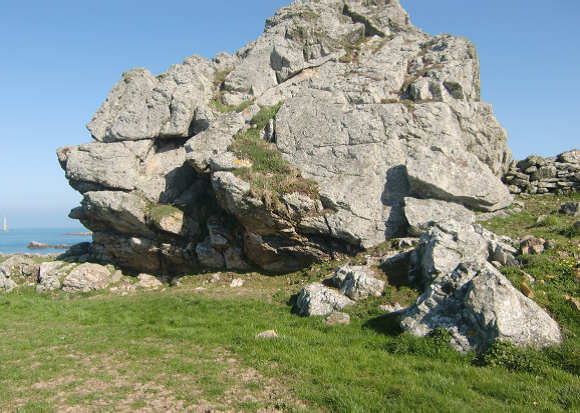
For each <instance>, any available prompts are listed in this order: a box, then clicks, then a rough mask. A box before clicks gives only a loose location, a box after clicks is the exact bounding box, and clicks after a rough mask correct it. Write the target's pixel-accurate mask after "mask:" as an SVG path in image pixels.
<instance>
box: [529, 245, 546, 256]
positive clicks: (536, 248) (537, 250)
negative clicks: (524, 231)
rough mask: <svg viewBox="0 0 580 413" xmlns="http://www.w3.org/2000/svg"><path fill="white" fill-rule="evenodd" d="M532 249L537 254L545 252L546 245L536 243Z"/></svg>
mask: <svg viewBox="0 0 580 413" xmlns="http://www.w3.org/2000/svg"><path fill="white" fill-rule="evenodd" d="M532 251H534V253H535V254H540V253H542V252H544V246H543V245H534V246H532Z"/></svg>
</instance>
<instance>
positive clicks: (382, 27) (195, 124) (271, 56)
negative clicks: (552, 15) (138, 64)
mask: <svg viewBox="0 0 580 413" xmlns="http://www.w3.org/2000/svg"><path fill="white" fill-rule="evenodd" d="M87 126H88V129H89V131H90V132H91V135H92V137H93V139H94V142H92V143H88V144H84V145H80V146H76V147H62V148H59V149H58V150H57V154H58V158H59V161H60V164H61V166H62V167H63V169H64V170H65V172H66V177H67V179H68V180H69V182H70V185H71V186H72V187H73V188H75V189H77V190H78V191H79V192H81V193H82V194H83V201H82V205H81V206H80V207H77V208H75V209H73V210H72V211H71V213H70V217H71V218H74V219H79V220H80V221H81V222H82V224H83V225H84V226H85V227H87V228H89V229H90V230H91V231H93V243H92V245H91V246H90V249H89V255H90V257H92V258H94V259H99V260H105V261H109V262H113V263H115V264H117V265H119V266H122V267H124V268H127V269H131V270H134V271H138V272H148V273H176V272H181V271H188V270H190V269H191V268H193V267H196V266H209V267H214V268H224V267H225V268H246V267H248V266H250V265H251V266H257V267H261V268H263V269H267V270H272V271H288V270H295V269H298V268H302V267H305V266H307V265H310V264H311V263H313V262H321V261H328V260H331V259H337V258H341V257H344V256H345V255H348V254H353V253H356V252H358V251H361V250H363V249H366V248H369V247H372V246H375V245H377V244H379V243H381V242H384V241H385V240H387V239H389V238H391V237H393V236H394V235H396V234H399V233H404V232H406V228H407V221H408V220H409V221H410V222H412V227H411V228H412V229H411V232H412V233H413V234H416V235H420V233H423V232H424V231H426V230H428V228H430V226H432V225H434V223H435V222H434V221H435V220H438V219H439V217H442V216H449V215H452V216H455V217H457V218H458V219H459V216H465V220H467V221H466V222H470V220H471V217H470V216H469V213H467V212H465V211H466V210H465V209H464V208H463V205H465V206H468V207H470V208H473V209H476V210H481V211H496V210H498V209H501V208H503V207H506V206H508V205H510V203H511V202H512V197H511V196H510V194H509V191H508V190H507V188H506V186H505V185H503V183H502V182H501V179H500V178H501V177H503V176H504V175H505V173H506V172H507V171H508V166H509V162H510V159H511V152H510V151H509V149H508V148H507V147H506V145H505V143H506V140H507V135H506V132H505V130H504V129H503V128H502V127H501V126H500V124H499V123H498V121H497V120H496V119H495V117H494V116H493V112H492V107H491V105H490V104H488V103H484V102H482V101H481V96H480V79H479V60H478V57H477V53H476V50H475V46H474V45H472V44H471V43H470V42H469V41H468V40H467V39H465V38H462V37H453V36H451V35H447V34H441V35H438V36H431V35H428V34H426V33H423V32H422V31H421V30H419V29H417V28H415V27H414V26H413V25H412V24H411V23H410V20H409V16H408V15H407V13H406V12H405V11H404V10H403V8H402V7H401V6H400V4H399V2H398V1H397V0H389V1H386V0H385V1H379V2H377V1H357V2H350V1H349V2H343V1H324V2H297V3H292V4H291V5H289V6H287V7H283V8H281V9H280V10H278V11H277V12H276V14H275V16H274V17H272V18H269V19H268V20H267V22H266V27H265V30H264V33H263V34H262V36H260V37H259V38H258V39H257V40H255V41H252V42H250V43H248V44H247V45H246V46H245V47H243V48H242V49H240V50H239V51H238V52H237V53H236V54H233V55H229V54H227V53H220V54H218V55H217V56H216V57H215V58H214V59H213V60H211V61H210V60H208V59H205V58H202V57H200V56H197V55H196V56H192V57H189V58H187V59H185V61H184V62H183V63H182V64H179V65H174V66H172V67H171V68H170V69H169V70H168V71H167V72H166V73H164V74H161V75H159V76H154V75H152V74H151V73H150V72H149V71H148V70H146V69H132V70H131V71H129V72H126V73H124V74H123V76H122V79H121V81H120V82H119V83H118V84H117V85H115V86H113V88H112V89H111V91H110V93H109V96H108V98H107V100H106V102H105V103H103V105H102V107H101V108H100V109H99V110H98V111H97V112H96V113H95V115H94V116H93V119H92V120H91V122H90V123H89V124H88V125H87ZM260 137H261V138H260ZM434 204H436V205H437V206H436V209H437V217H436V218H434V217H429V214H425V213H424V212H421V208H423V209H426V210H430V209H433V205H434Z"/></svg>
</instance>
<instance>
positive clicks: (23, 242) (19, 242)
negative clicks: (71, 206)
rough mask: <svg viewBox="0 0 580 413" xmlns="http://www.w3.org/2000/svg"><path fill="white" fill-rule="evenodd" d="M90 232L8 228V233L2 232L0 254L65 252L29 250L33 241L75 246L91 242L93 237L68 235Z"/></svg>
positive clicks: (59, 250) (75, 229)
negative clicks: (29, 245)
mask: <svg viewBox="0 0 580 413" xmlns="http://www.w3.org/2000/svg"><path fill="white" fill-rule="evenodd" d="M82 232H90V231H89V230H88V229H86V228H78V227H75V228H66V227H63V228H8V231H7V232H0V253H2V254H14V253H17V252H29V253H39V254H49V253H54V252H57V253H58V252H65V251H66V249H54V248H50V249H41V250H37V249H28V244H29V243H30V242H31V241H36V242H41V243H43V244H50V245H59V244H65V245H69V246H70V245H73V244H78V243H79V242H91V241H92V240H93V237H92V235H67V234H70V233H82Z"/></svg>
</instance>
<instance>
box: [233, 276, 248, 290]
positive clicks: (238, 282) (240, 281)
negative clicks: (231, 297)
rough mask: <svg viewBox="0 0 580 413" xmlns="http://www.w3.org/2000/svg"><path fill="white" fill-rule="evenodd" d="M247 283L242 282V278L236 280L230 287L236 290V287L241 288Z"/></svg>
mask: <svg viewBox="0 0 580 413" xmlns="http://www.w3.org/2000/svg"><path fill="white" fill-rule="evenodd" d="M244 283H245V281H244V280H242V279H241V278H236V279H235V280H233V281H232V283H231V284H230V287H232V288H235V287H241V286H242V285H244Z"/></svg>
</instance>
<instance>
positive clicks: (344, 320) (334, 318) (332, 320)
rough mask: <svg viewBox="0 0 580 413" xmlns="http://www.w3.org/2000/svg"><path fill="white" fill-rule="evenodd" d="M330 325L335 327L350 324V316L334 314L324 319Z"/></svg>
mask: <svg viewBox="0 0 580 413" xmlns="http://www.w3.org/2000/svg"><path fill="white" fill-rule="evenodd" d="M324 322H325V323H326V324H328V325H331V326H334V325H336V324H345V325H348V324H350V316H349V315H348V314H346V313H332V314H331V315H329V316H328V317H326V318H325V319H324Z"/></svg>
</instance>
